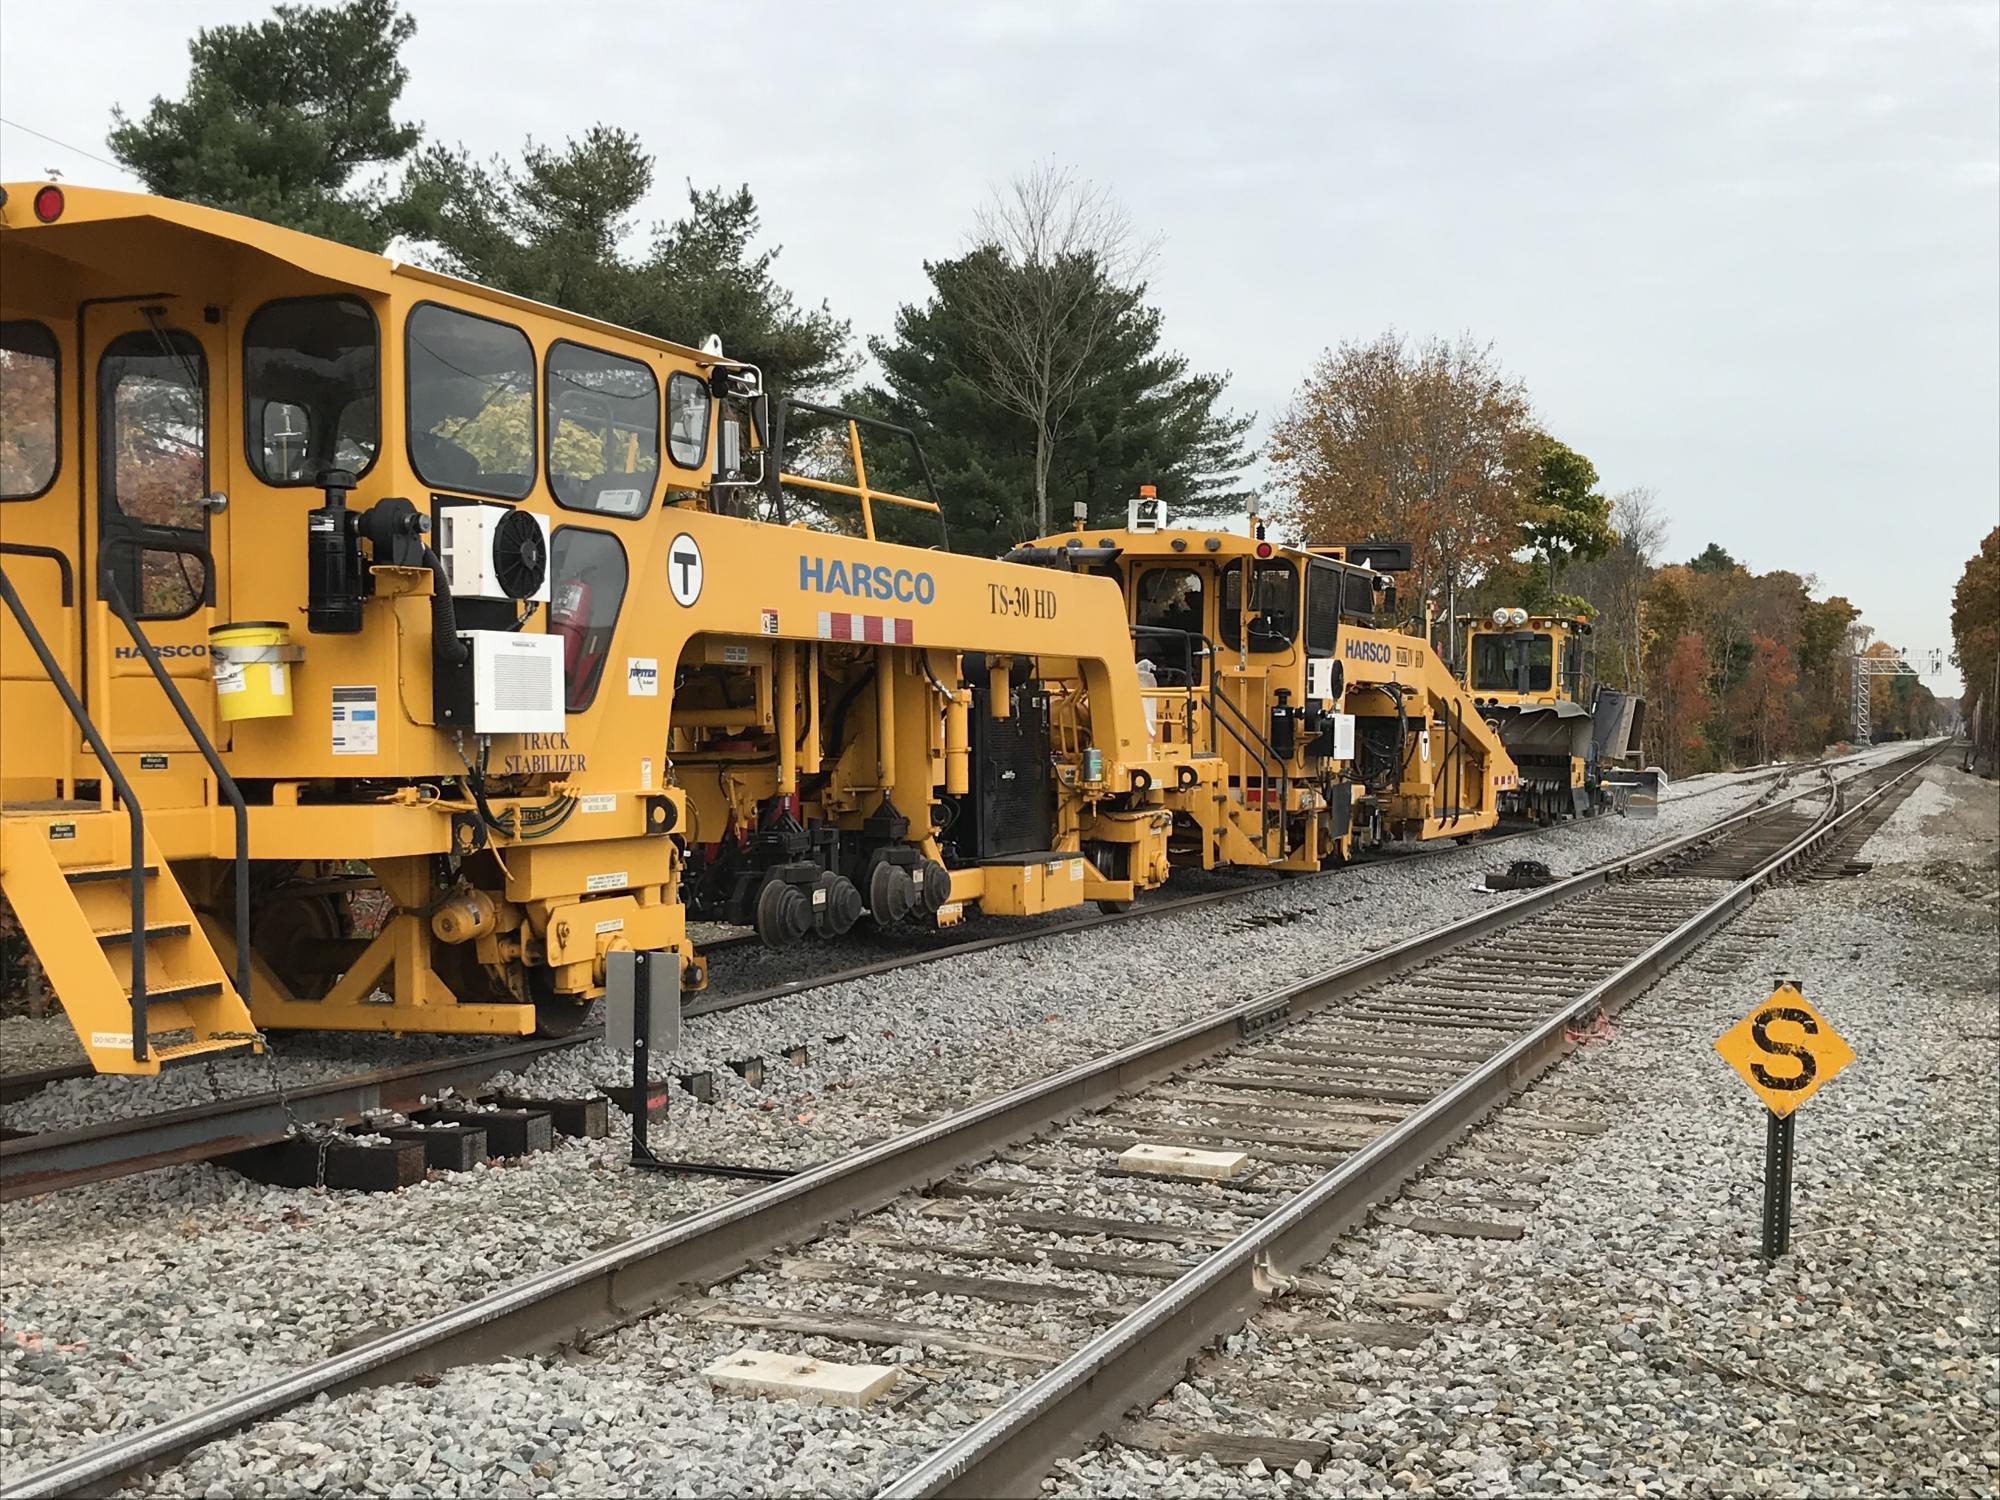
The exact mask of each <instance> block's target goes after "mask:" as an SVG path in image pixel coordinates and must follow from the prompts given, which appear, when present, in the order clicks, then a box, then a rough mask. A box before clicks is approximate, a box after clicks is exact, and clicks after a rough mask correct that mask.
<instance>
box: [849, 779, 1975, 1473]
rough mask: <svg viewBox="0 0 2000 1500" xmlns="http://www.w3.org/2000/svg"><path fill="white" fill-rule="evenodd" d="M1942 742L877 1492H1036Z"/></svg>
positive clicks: (1832, 814) (1829, 817)
mask: <svg viewBox="0 0 2000 1500" xmlns="http://www.w3.org/2000/svg"><path fill="white" fill-rule="evenodd" d="M1937 753H1938V751H1936V750H1932V751H1931V752H1930V753H1929V754H1926V755H1924V756H1923V758H1922V760H1920V761H1919V763H1918V764H1916V765H1914V766H1911V767H1910V768H1908V769H1907V770H1904V771H1902V772H1900V773H1899V774H1897V775H1896V776H1894V777H1892V778H1891V779H1889V780H1888V781H1885V782H1884V783H1883V784H1882V785H1880V786H1878V787H1876V788H1875V789H1873V790H1872V791H1871V792H1870V793H1869V795H1868V796H1867V797H1865V798H1863V799H1862V800H1861V801H1860V802H1859V803H1857V804H1856V805H1855V806H1854V807H1853V808H1850V809H1848V810H1846V811H1844V812H1837V811H1836V810H1835V807H1834V805H1833V804H1832V803H1831V802H1830V803H1829V807H1828V809H1827V815H1826V816H1823V817H1822V818H1821V819H1819V820H1818V822H1817V823H1816V825H1815V826H1814V828H1813V829H1812V830H1811V831H1809V832H1807V833H1804V834H1802V835H1800V837H1799V838H1797V839H1795V840H1794V841H1792V843H1790V844H1789V845H1787V846H1786V847H1785V848H1784V849H1783V850H1781V851H1780V852H1779V853H1778V854H1776V855H1774V856H1773V857H1772V858H1771V859H1770V860H1769V861H1767V862H1766V863H1765V864H1764V865H1763V866H1762V867H1761V868H1759V869H1758V870H1757V871H1755V872H1754V873H1752V874H1751V875H1750V876H1749V877H1747V878H1746V879H1744V880H1742V881H1739V882H1737V883H1736V884H1735V885H1734V886H1732V887H1731V888H1730V889H1729V890H1728V891H1727V892H1725V893H1724V894H1723V895H1721V896H1720V897H1718V898H1717V899H1716V900H1715V901H1714V902H1712V903H1710V904H1709V905H1708V906H1707V907H1705V908H1704V909H1703V910H1702V911H1700V912H1698V913H1696V914H1695V915H1694V916H1693V917H1691V918H1689V919H1688V920H1687V921H1686V922H1684V923H1682V924H1681V925H1680V926H1679V927H1677V928H1675V929H1674V930H1673V931H1672V932H1670V933H1668V934H1667V935H1666V936H1664V937H1662V938H1661V939H1660V940H1659V941H1658V942H1656V943H1654V944H1653V946H1652V947H1650V948H1648V949H1647V950H1646V951H1645V952H1644V953H1642V954H1640V955H1639V956H1638V957H1636V958H1634V959H1633V960H1632V961H1631V962H1630V963H1628V964H1626V965H1625V966H1624V967H1623V968H1621V969H1620V970H1618V972H1617V973H1615V974H1613V975H1611V976H1610V977H1608V978H1607V979H1605V980H1603V981H1602V982H1600V983H1598V984H1597V985H1595V986H1593V987H1592V988H1591V989H1590V990H1589V991H1588V992H1587V993H1585V994H1584V995H1582V996H1581V997H1580V998H1578V999H1577V1000H1575V1001H1573V1002H1571V1003H1570V1004H1568V1005H1565V1006H1564V1007H1562V1008H1561V1009H1560V1010H1557V1011H1555V1012H1553V1013H1551V1014H1550V1015H1549V1016H1548V1017H1547V1018H1546V1019H1545V1020H1544V1021H1542V1022H1541V1023H1539V1024H1538V1025H1537V1026H1536V1027H1535V1028H1534V1030H1532V1031H1530V1032H1528V1033H1527V1034H1525V1035H1523V1036H1521V1037H1519V1038H1517V1039H1516V1040H1515V1041H1514V1042H1513V1043H1511V1044H1510V1045H1508V1046H1507V1047H1505V1048H1504V1049H1502V1050H1501V1051H1500V1052H1498V1053H1496V1054H1495V1055H1494V1056H1493V1057H1491V1058H1489V1059H1488V1060H1487V1061H1486V1062H1484V1063H1482V1064H1480V1065H1479V1066H1478V1067H1477V1068H1476V1069H1474V1070H1473V1071H1472V1072H1470V1073H1468V1074H1467V1075H1465V1076H1464V1077H1463V1078H1461V1079H1459V1080H1458V1081H1457V1082H1456V1083H1454V1084H1452V1085H1451V1086H1450V1087H1449V1088H1447V1089H1446V1090H1445V1091H1444V1092H1443V1093H1441V1094H1439V1095H1438V1096H1437V1097H1435V1098H1434V1099H1432V1100H1430V1101H1429V1102H1428V1103H1427V1104H1424V1105H1423V1106H1421V1107H1420V1108H1418V1109H1417V1110H1416V1111H1415V1112H1413V1113H1412V1114H1410V1115H1408V1116H1405V1117H1404V1118H1403V1119H1402V1120H1401V1121H1399V1122H1397V1123H1396V1125H1394V1126H1393V1127H1392V1128H1390V1129H1389V1130H1388V1131H1386V1132H1384V1133H1383V1134H1382V1135H1379V1136H1377V1137H1375V1139H1374V1140H1372V1141H1370V1142H1369V1143H1368V1144H1367V1145H1365V1146H1363V1147H1361V1148H1360V1149H1358V1150H1357V1151H1355V1152H1354V1154H1353V1155H1352V1156H1350V1157H1349V1158H1348V1159H1347V1160H1346V1161H1345V1162H1343V1163H1342V1164H1341V1165H1340V1166H1339V1167H1336V1168H1335V1169H1333V1170H1332V1171H1330V1172H1328V1173H1327V1174H1326V1175H1325V1176H1324V1177H1322V1178H1320V1180H1319V1181H1318V1182H1316V1183H1315V1184H1313V1186H1311V1187H1310V1188H1307V1189H1306V1190H1305V1191H1304V1192H1302V1193H1300V1194H1299V1195H1298V1196H1297V1197H1295V1198H1293V1199H1291V1200H1290V1201H1289V1202H1287V1203H1286V1204H1285V1205H1284V1206H1283V1207H1282V1208H1280V1209H1278V1210H1276V1211H1275V1212H1274V1213H1272V1214H1271V1215H1270V1216H1269V1217H1267V1218H1265V1219H1263V1220H1261V1221H1259V1222H1258V1223H1257V1224H1255V1225H1253V1226H1251V1227H1250V1228H1248V1229H1246V1230H1245V1231H1244V1232H1243V1233H1242V1234H1240V1235H1238V1236H1237V1237H1236V1238H1235V1239H1234V1240H1232V1241H1231V1242H1230V1243H1229V1244H1228V1245H1226V1246H1224V1247H1223V1248H1222V1249H1220V1250H1218V1251H1216V1252H1215V1254H1213V1255H1211V1256H1209V1257H1208V1258H1207V1259H1206V1260H1204V1261H1202V1262H1201V1263H1200V1264H1198V1265H1196V1266H1193V1267H1191V1268H1190V1269H1189V1270H1188V1271H1187V1272H1186V1273H1185V1274H1183V1275H1182V1276H1181V1277H1180V1279H1179V1280H1177V1281H1175V1282H1173V1283H1172V1284H1170V1285H1169V1286H1167V1287H1166V1288H1165V1289H1163V1290H1162V1291H1161V1292H1159V1293H1158V1294H1157V1295H1156V1296H1154V1297H1153V1298H1151V1299H1150V1300H1149V1301H1147V1302H1146V1303H1144V1304H1142V1305H1141V1306H1140V1307H1138V1308H1137V1309H1135V1310H1134V1311H1132V1312H1131V1313H1129V1314H1127V1315H1126V1316H1125V1317H1124V1318H1123V1319H1121V1320H1120V1321H1119V1322H1118V1323H1116V1324H1114V1325H1112V1326H1111V1327H1110V1328H1108V1329H1106V1330H1105V1331H1104V1332H1103V1333H1101V1334H1099V1335H1098V1336H1097V1337H1096V1338H1094V1339H1092V1340H1091V1342H1090V1343H1089V1344H1087V1345H1086V1346H1085V1347H1084V1348H1082V1349H1080V1350H1079V1351H1077V1352H1076V1353H1075V1354H1074V1355H1072V1356H1070V1358H1068V1359H1067V1360H1065V1361H1063V1362H1062V1363H1061V1364H1060V1365H1057V1366H1055V1367H1054V1368H1053V1369H1051V1370H1049V1371H1047V1372H1046V1373H1044V1374H1043V1375H1041V1376H1040V1377H1038V1378H1037V1379H1035V1380H1034V1381H1032V1382H1031V1383H1030V1384H1028V1385H1027V1386H1025V1387H1023V1388H1022V1389H1021V1390H1019V1391H1017V1392H1015V1393H1014V1394H1013V1395H1012V1396H1010V1397H1009V1398H1007V1399H1006V1400H1005V1401H1003V1402H1002V1403H1001V1405H1000V1407H999V1409H998V1410H997V1411H995V1412H994V1413H993V1414H992V1415H991V1416H989V1417H987V1418H985V1419H984V1420H982V1421H981V1422H980V1423H978V1425H976V1426H975V1427H973V1428H971V1429H969V1430H968V1431H966V1432H964V1433H962V1434H961V1435H960V1436H959V1437H958V1438H957V1439H955V1440H954V1441H953V1442H951V1443H949V1444H947V1445H946V1446H945V1447H944V1448H942V1449H940V1450H939V1451H938V1452H936V1453H934V1454H933V1455H931V1457H930V1458H928V1459H926V1460H925V1461H924V1462H923V1463H921V1464H919V1465H917V1466H916V1467H915V1468H913V1469H910V1470H908V1471H907V1472H906V1473H904V1474H903V1475H901V1476H900V1477H898V1478H897V1479H896V1480H894V1481H893V1482H891V1483H890V1484H889V1485H887V1486H886V1487H885V1488H884V1489H882V1490H881V1491H880V1492H879V1494H880V1500H917V1497H922V1496H998V1495H1022V1496H1038V1495H1040V1494H1041V1493H1042V1480H1043V1478H1044V1477H1045V1476H1046V1475H1047V1474H1048V1472H1049V1469H1050V1466H1051V1462H1052V1456H1054V1455H1058V1454H1063V1453H1068V1452H1074V1451H1076V1449H1077V1448H1078V1447H1079V1446H1081V1445H1084V1444H1088V1443H1089V1442H1091V1441H1093V1440H1095V1438H1096V1437H1097V1436H1098V1435H1099V1434H1100V1433H1102V1432H1105V1431H1108V1430H1109V1429H1110V1428H1112V1427H1113V1426H1115V1425H1116V1423H1117V1422H1118V1420H1119V1419H1120V1418H1121V1417H1122V1416H1123V1415H1124V1413H1125V1412H1126V1411H1127V1410H1129V1409H1130V1408H1131V1407H1133V1406H1134V1405H1139V1404H1144V1403H1145V1402H1148V1401H1150V1400H1152V1399H1154V1398H1156V1397H1157V1396H1158V1395H1159V1394H1160V1392H1161V1390H1162V1389H1163V1388H1164V1386H1165V1385H1170V1384H1171V1383H1172V1382H1173V1380H1174V1379H1177V1378H1178V1372H1179V1371H1180V1370H1182V1369H1183V1368H1185V1366H1186V1362H1187V1361H1188V1360H1189V1359H1191V1358H1192V1357H1194V1356H1195V1355H1196V1354H1198V1353H1199V1352H1200V1350H1201V1349H1203V1348H1204V1347H1206V1346H1207V1345H1208V1344H1209V1343H1210V1342H1211V1341H1212V1340H1214V1339H1215V1338H1217V1337H1218V1336H1220V1335H1222V1334H1224V1333H1226V1332H1229V1331H1231V1330H1234V1329H1236V1328H1238V1327H1240V1326H1241V1325H1242V1324H1243V1322H1244V1321H1245V1320H1246V1318H1247V1317H1248V1316H1249V1315H1250V1314H1251V1313H1253V1312H1254V1311H1255V1310H1256V1309H1257V1308H1259V1307H1260V1306H1262V1305H1263V1303H1264V1302H1265V1301H1266V1300H1267V1299H1268V1298H1270V1297H1271V1296H1273V1295H1281V1294H1282V1292H1283V1289H1284V1286H1285V1281H1286V1277H1287V1274H1288V1273H1290V1272H1293V1271H1295V1270H1297V1269H1298V1268H1299V1267H1302V1266H1308V1265H1311V1264H1312V1263H1313V1262H1315V1261H1317V1260H1319V1259H1320V1258H1321V1257H1323V1256H1324V1255H1325V1253H1326V1251H1327V1250H1328V1248H1329V1247H1330V1246H1331V1245H1332V1243H1333V1241H1334V1240H1336V1239H1337V1238H1339V1236H1340V1235H1342V1234H1343V1233H1345V1232H1346V1231H1347V1230H1348V1229H1350V1228H1352V1227H1353V1226H1354V1225H1355V1224H1357V1223H1359V1222H1360V1221H1361V1220H1362V1219H1363V1218H1365V1217H1366V1216H1367V1214H1368V1213H1369V1212H1370V1211H1371V1210H1372V1209H1373V1208H1374V1206H1375V1205H1376V1204H1377V1203H1379V1202H1380V1201H1381V1200H1382V1199H1383V1198H1385V1197H1387V1196H1389V1195H1390V1194H1391V1193H1393V1192H1394V1191H1395V1190H1396V1189H1397V1188H1399V1187H1400V1186H1401V1185H1402V1184H1403V1183H1405V1182H1407V1181H1408V1180H1409V1179H1410V1178H1412V1177H1413V1176H1415V1175H1416V1174H1417V1173H1418V1172H1419V1171H1420V1170H1422V1168H1423V1167H1424V1165H1425V1164H1426V1163H1428V1162H1429V1161H1430V1160H1431V1159H1432V1158H1433V1157H1435V1156H1437V1155H1439V1154H1440V1153H1442V1152H1443V1151H1445V1150H1446V1149H1447V1148H1448V1147H1450V1146H1451V1145H1452V1144H1453V1143H1455V1142H1456V1141H1457V1140H1458V1138H1459V1137H1460V1136H1461V1135H1463V1134H1464V1133H1465V1132H1466V1131H1468V1130H1469V1129H1471V1128H1472V1127H1473V1126H1474V1125H1475V1124H1477V1123H1478V1122H1479V1121H1480V1120H1482V1119H1483V1118H1485V1116H1487V1115H1488V1114H1490V1113H1491V1112H1492V1111H1493V1110H1495V1109H1496V1108H1498V1107H1499V1106H1501V1105H1503V1104H1505V1103H1506V1102H1507V1101H1508V1100H1509V1099H1510V1098H1512V1097H1513V1095H1514V1094H1515V1093H1517V1092H1519V1090H1520V1089H1521V1088H1522V1087H1523V1086H1524V1085H1526V1084H1527V1083H1529V1082H1531V1081H1532V1080H1533V1079H1534V1078H1535V1077H1537V1076H1538V1075H1540V1074H1541V1073H1542V1072H1543V1071H1545V1070H1546V1069H1547V1068H1548V1067H1549V1066H1550V1065H1551V1064H1552V1063H1554V1062H1555V1061H1556V1060H1557V1059H1558V1058H1560V1057H1561V1056H1562V1055H1563V1054H1564V1053H1566V1052H1568V1051H1569V1050H1571V1049H1572V1048H1573V1047H1574V1046H1575V1045H1576V1043H1575V1042H1574V1041H1573V1040H1571V1035H1572V1028H1573V1027H1575V1025H1576V1024H1577V1023H1578V1022H1580V1021H1584V1020H1587V1019H1589V1018H1590V1017H1591V1016H1593V1015H1594V1014H1596V1013H1597V1012H1599V1011H1604V1012H1615V1011H1617V1010H1618V1009H1620V1008H1622V1007H1623V1006H1624V1005H1626V1004H1628V1003H1630V1002H1631V1001H1632V1000H1634V999H1636V998H1637V997H1638V996H1639V995H1641V994H1644V993H1645V992H1646V991H1647V990H1649V989H1650V988H1652V986H1653V985H1654V984H1656V983H1657V982H1658V981H1659V980H1660V978H1661V977H1662V976H1663V975H1664V974H1665V973H1666V972H1667V970H1668V969H1670V968H1671V967H1672V966H1673V964H1674V963H1675V962H1676V961H1677V960H1678V959H1679V958H1680V957H1681V956H1682V955H1683V954H1684V953H1686V952H1687V951H1688V950H1689V949H1690V948H1692V947H1694V946H1696V945H1697V944H1699V943H1700V942H1702V941H1703V940H1704V939H1706V938H1707V937H1708V936H1709V934H1710V933H1712V932H1714V931H1715V930H1716V929H1717V928H1719V927H1721V926H1723V925H1725V924H1726V923H1727V922H1728V921H1729V919H1730V918H1732V917H1733V916H1735V915H1736V913H1737V912H1738V911H1739V910H1740V909H1741V908H1742V907H1743V906H1744V905H1745V904H1747V903H1748V902H1749V901H1751V900H1752V899H1753V898H1754V897H1755V896H1756V895H1757V894H1758V892H1759V891H1760V890H1762V889H1763V888H1764V887H1765V886H1767V885H1768V884H1770V883H1771V882H1772V881H1773V880H1775V879H1776V878H1777V877H1778V876H1779V875H1781V874H1783V873H1785V872H1786V871H1788V870H1789V869H1791V868H1792V867H1793V866H1794V865H1796V864H1798V863H1800V862H1802V861H1804V860H1806V859H1809V858H1810V857H1811V856H1812V854H1813V852H1814V851H1815V850H1817V849H1820V848H1823V847H1825V846H1826V845H1827V843H1828V841H1829V840H1834V839H1837V837H1838V835H1839V834H1840V833H1841V832H1842V831H1843V830H1845V829H1846V828H1847V826H1848V825H1849V824H1850V823H1852V822H1853V821H1854V820H1855V819H1857V818H1858V817H1860V816H1861V815H1862V813H1863V812H1864V811H1865V810H1866V809H1867V808H1868V807H1870V806H1872V805H1873V804H1874V803H1875V802H1876V801H1877V799H1879V798H1881V797H1883V796H1884V795H1886V794H1887V793H1888V792H1889V791H1890V790H1891V789H1892V788H1894V787H1896V786H1898V785H1900V784H1901V783H1902V782H1903V781H1904V780H1905V779H1906V778H1908V777H1911V776H1915V775H1918V774H1920V773H1921V772H1922V770H1923V768H1924V766H1925V765H1927V764H1928V763H1929V761H1930V760H1931V759H1933V758H1934V757H1935V755H1936V754H1937ZM1807 795H1816V794H1807ZM1791 800H1796V799H1791ZM1163 1377H1164V1378H1163Z"/></svg>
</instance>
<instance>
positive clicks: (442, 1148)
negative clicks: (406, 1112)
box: [382, 1125, 486, 1172]
mask: <svg viewBox="0 0 2000 1500" xmlns="http://www.w3.org/2000/svg"><path fill="white" fill-rule="evenodd" d="M382 1134H384V1135H386V1136H387V1137H389V1139H390V1140H392V1141H399V1142H407V1143H411V1144H414V1145H417V1146H421V1147H422V1148H423V1152H424V1165H425V1166H427V1167H432V1168H435V1169H436V1170H437V1171H440V1172H470V1171H471V1170H472V1169H473V1168H474V1167H476V1166H478V1165H479V1163H481V1162H483V1161H485V1160H486V1132H485V1131H484V1130H483V1129H481V1128H480V1127H479V1126H477V1125H433V1126H431V1127H430V1128H429V1129H428V1130H426V1129H424V1128H423V1127H421V1126H417V1125H398V1126H397V1127H395V1128H394V1129H393V1130H385V1131H383V1132H382Z"/></svg>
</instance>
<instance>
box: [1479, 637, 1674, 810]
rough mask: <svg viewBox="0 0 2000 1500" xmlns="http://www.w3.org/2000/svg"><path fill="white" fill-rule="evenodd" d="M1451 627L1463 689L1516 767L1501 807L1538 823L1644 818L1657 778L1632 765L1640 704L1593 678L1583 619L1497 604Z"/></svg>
mask: <svg viewBox="0 0 2000 1500" xmlns="http://www.w3.org/2000/svg"><path fill="white" fill-rule="evenodd" d="M1459 623H1460V624H1461V625H1462V626H1464V627H1465V674H1464V685H1465V687H1466V689H1467V690H1468V691H1469V692H1470V693H1471V694H1472V696H1473V701H1474V703H1475V705H1476V706H1477V708H1478V710H1479V712H1480V713H1481V714H1482V715H1484V716H1485V718H1486V719H1487V721H1488V722H1489V723H1490V724H1491V725H1492V726H1493V728H1494V729H1495V731H1496V732H1498V734H1499V735H1500V737H1501V739H1502V740H1503V741H1504V742H1505V743H1506V746H1507V751H1508V754H1510V755H1511V756H1512V757H1513V758H1514V761H1515V764H1516V765H1517V767H1518V768H1519V771H1520V780H1519V783H1518V784H1517V785H1516V786H1515V787H1514V788H1512V789H1511V790H1510V791H1509V793H1508V795H1507V797H1506V798H1505V799H1504V805H1505V809H1506V811H1508V812H1510V813H1518V814H1520V815H1523V816H1527V817H1532V818H1537V819H1541V820H1549V819H1554V818H1562V817H1590V816H1592V815H1594V814H1597V813H1601V812H1628V811H1629V812H1634V813H1638V814H1641V815H1645V816H1650V815H1652V813H1653V812H1654V811H1655V810H1656V808H1657V804H1658V802H1659V774H1658V772H1657V771H1650V770H1643V769H1641V768H1640V766H1639V744H1640V735H1641V733H1642V731H1643V729H1644V727H1645V716H1646V704H1645V700H1644V699H1643V698H1641V697H1639V696H1638V695H1637V694H1634V693H1627V692H1621V691H1620V690H1618V689H1616V688H1608V687H1605V686H1603V685H1602V684H1601V683H1599V682H1598V681H1597V673H1596V649H1595V637H1594V633H1593V631H1592V629H1591V624H1590V621H1589V620H1588V619H1587V618H1585V617H1584V616H1582V615H1531V614H1529V612H1528V611H1527V610H1525V609H1520V608H1518V607H1502V608H1499V609H1496V610H1494V611H1493V613H1492V615H1491V617H1490V618H1486V619H1481V618H1480V617H1478V616H1476V615H1466V616H1461V617H1460V618H1459Z"/></svg>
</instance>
